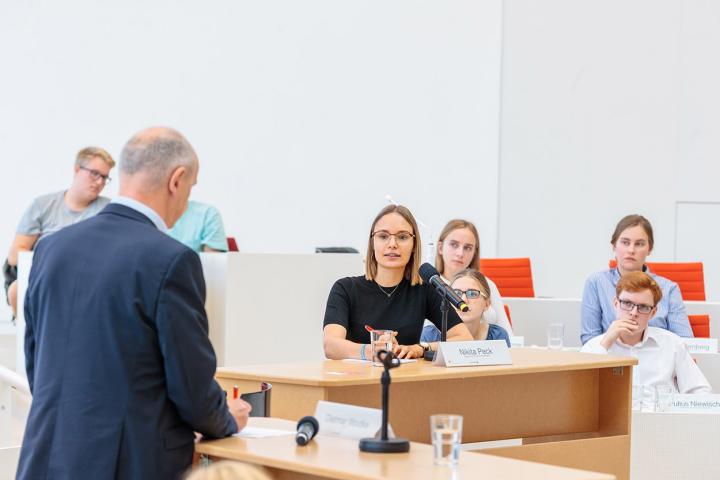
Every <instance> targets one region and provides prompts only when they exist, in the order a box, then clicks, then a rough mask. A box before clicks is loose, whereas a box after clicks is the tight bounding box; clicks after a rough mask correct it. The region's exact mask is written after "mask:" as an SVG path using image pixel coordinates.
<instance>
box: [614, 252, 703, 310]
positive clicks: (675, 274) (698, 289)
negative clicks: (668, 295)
mask: <svg viewBox="0 0 720 480" xmlns="http://www.w3.org/2000/svg"><path fill="white" fill-rule="evenodd" d="M609 265H610V268H615V266H616V265H617V263H616V262H615V260H614V259H613V260H610V262H609ZM647 266H648V268H649V269H650V271H651V272H653V273H654V274H656V275H660V276H661V277H665V278H667V279H669V280H672V281H673V282H675V283H677V284H678V287H680V293H681V294H682V297H683V300H698V301H702V302H704V301H705V300H706V298H705V274H704V272H703V264H702V262H658V263H654V262H648V263H647Z"/></svg>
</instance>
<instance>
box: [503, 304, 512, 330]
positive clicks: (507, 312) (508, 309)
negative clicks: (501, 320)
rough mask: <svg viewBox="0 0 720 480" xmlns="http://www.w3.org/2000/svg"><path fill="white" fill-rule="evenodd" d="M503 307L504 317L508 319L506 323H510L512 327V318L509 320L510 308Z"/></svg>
mask: <svg viewBox="0 0 720 480" xmlns="http://www.w3.org/2000/svg"><path fill="white" fill-rule="evenodd" d="M503 307H505V315H507V317H508V323H510V326H511V327H512V318H510V307H508V306H507V305H503Z"/></svg>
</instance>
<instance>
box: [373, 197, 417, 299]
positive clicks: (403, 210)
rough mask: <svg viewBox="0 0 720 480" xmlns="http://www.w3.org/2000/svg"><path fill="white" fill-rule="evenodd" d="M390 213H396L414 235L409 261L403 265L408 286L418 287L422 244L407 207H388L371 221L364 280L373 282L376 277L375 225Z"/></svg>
mask: <svg viewBox="0 0 720 480" xmlns="http://www.w3.org/2000/svg"><path fill="white" fill-rule="evenodd" d="M391 213H397V214H398V215H400V216H401V217H403V218H404V219H405V221H406V222H408V223H409V224H410V226H411V227H412V230H413V231H412V232H411V233H412V234H413V235H415V236H414V237H413V242H415V243H414V244H413V252H412V254H411V255H410V260H408V263H407V265H405V278H406V279H408V280H410V285H419V284H421V283H422V279H421V278H420V271H419V269H420V262H421V260H422V254H421V250H420V246H421V245H422V242H421V241H420V232H418V227H417V222H416V221H415V217H413V214H412V213H410V210H409V209H408V208H407V207H403V206H402V205H388V206H387V207H385V208H383V209H382V210H380V213H378V214H377V216H376V217H375V220H373V223H372V225H371V226H370V235H369V236H368V248H367V256H366V257H365V278H366V279H368V280H374V279H375V276H376V275H377V258H375V248H374V245H373V233H374V231H375V225H377V223H378V222H379V221H380V219H381V218H383V217H384V216H385V215H389V214H391Z"/></svg>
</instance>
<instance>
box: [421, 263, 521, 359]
mask: <svg viewBox="0 0 720 480" xmlns="http://www.w3.org/2000/svg"><path fill="white" fill-rule="evenodd" d="M451 286H452V288H453V290H455V293H457V294H458V295H460V296H461V297H462V298H463V299H464V300H465V301H466V302H467V304H468V307H469V309H468V311H467V312H458V315H459V316H460V319H462V321H463V323H465V326H466V327H467V328H468V330H469V331H470V335H472V337H473V339H475V340H505V342H506V343H507V345H508V347H509V346H510V337H509V335H508V333H507V331H506V330H505V329H504V328H502V327H499V326H497V325H493V324H491V323H488V321H487V319H486V318H485V317H486V315H487V313H488V311H489V310H490V308H491V305H492V302H491V300H490V286H489V285H488V281H487V278H486V277H485V275H483V274H482V273H480V272H478V271H477V270H473V269H467V270H463V271H461V272H459V273H458V274H457V275H455V276H454V277H453V280H452V285H451ZM421 341H423V342H428V343H430V342H438V341H440V330H438V328H437V327H435V325H425V327H424V328H423V332H422V337H421ZM435 349H436V348H435V347H434V346H433V350H435Z"/></svg>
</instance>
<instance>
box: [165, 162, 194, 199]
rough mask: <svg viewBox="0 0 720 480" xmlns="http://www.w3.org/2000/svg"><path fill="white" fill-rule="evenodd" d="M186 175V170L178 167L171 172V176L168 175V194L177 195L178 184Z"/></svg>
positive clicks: (183, 167)
mask: <svg viewBox="0 0 720 480" xmlns="http://www.w3.org/2000/svg"><path fill="white" fill-rule="evenodd" d="M188 173H189V172H188V169H187V167H185V166H180V167H177V168H176V169H175V170H173V172H172V174H170V180H168V190H169V191H170V193H172V194H175V193H177V191H178V189H179V188H180V182H181V181H182V180H183V179H184V178H185V176H186V175H188Z"/></svg>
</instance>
